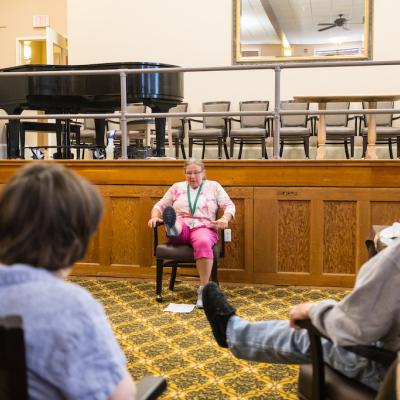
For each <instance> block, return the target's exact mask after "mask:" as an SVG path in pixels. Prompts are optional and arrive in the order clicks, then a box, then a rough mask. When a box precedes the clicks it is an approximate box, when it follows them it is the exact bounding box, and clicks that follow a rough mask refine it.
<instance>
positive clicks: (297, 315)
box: [289, 303, 313, 329]
mask: <svg viewBox="0 0 400 400" xmlns="http://www.w3.org/2000/svg"><path fill="white" fill-rule="evenodd" d="M312 304H313V303H302V304H297V305H296V306H294V307H292V309H291V310H290V311H289V323H290V326H291V327H292V328H294V329H300V327H299V326H298V325H297V324H296V320H298V319H302V320H303V319H308V318H310V308H311V305H312Z"/></svg>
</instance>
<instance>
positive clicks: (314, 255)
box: [309, 197, 324, 276]
mask: <svg viewBox="0 0 400 400" xmlns="http://www.w3.org/2000/svg"><path fill="white" fill-rule="evenodd" d="M323 262H324V203H323V201H322V199H320V198H319V197H317V198H313V199H311V215H310V270H309V271H310V274H311V275H314V276H321V275H322V274H323Z"/></svg>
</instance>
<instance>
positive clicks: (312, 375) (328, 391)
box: [297, 320, 398, 400]
mask: <svg viewBox="0 0 400 400" xmlns="http://www.w3.org/2000/svg"><path fill="white" fill-rule="evenodd" d="M297 324H298V325H299V326H300V327H301V328H303V329H307V331H308V334H309V337H310V346H311V364H303V365H301V366H300V375H299V384H298V395H299V398H300V399H301V400H323V399H329V400H372V399H375V398H376V397H377V395H378V393H377V392H375V391H374V390H372V389H371V388H369V387H367V386H365V385H363V384H362V383H360V382H358V381H356V380H354V379H350V378H348V377H346V376H345V375H343V374H342V373H340V372H339V371H337V370H335V369H333V368H332V367H330V366H329V365H327V364H325V363H324V361H323V349H322V345H321V337H323V338H325V339H328V340H329V338H328V337H326V336H325V335H323V334H322V333H321V332H319V331H318V329H317V328H316V327H315V326H314V325H313V324H312V323H311V321H310V320H304V321H297ZM346 349H347V350H348V351H351V352H353V353H355V354H358V355H361V356H363V357H366V358H368V359H370V360H373V361H376V362H378V363H380V364H382V365H384V366H386V367H388V368H389V367H390V371H391V373H393V368H394V366H393V363H395V365H396V366H397V363H398V360H397V353H396V352H393V351H388V350H385V349H380V348H377V347H374V346H361V345H360V346H348V347H346ZM389 378H390V376H388V377H387V379H385V382H384V383H383V384H382V385H381V388H380V389H379V394H380V393H381V391H385V392H386V391H387V386H386V385H388V384H390V382H392V379H389ZM380 398H381V399H383V397H380ZM385 399H386V400H387V398H385Z"/></svg>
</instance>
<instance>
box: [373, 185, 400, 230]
mask: <svg viewBox="0 0 400 400" xmlns="http://www.w3.org/2000/svg"><path fill="white" fill-rule="evenodd" d="M390 197H391V198H390ZM390 197H389V196H387V197H386V199H385V201H376V200H375V199H374V200H371V225H392V224H393V222H395V221H400V191H397V193H396V194H395V195H394V196H390Z"/></svg>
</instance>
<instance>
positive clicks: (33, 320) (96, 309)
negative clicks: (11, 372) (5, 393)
mask: <svg viewBox="0 0 400 400" xmlns="http://www.w3.org/2000/svg"><path fill="white" fill-rule="evenodd" d="M12 314H16V315H20V316H21V317H22V319H23V324H24V335H25V347H26V363H27V370H28V371H27V372H28V391H29V398H30V399H34V400H49V399H65V398H67V399H80V400H85V399H88V400H89V399H90V400H91V399H93V400H100V399H107V398H108V397H109V396H110V395H111V394H112V392H113V391H114V389H115V387H116V386H117V384H118V383H119V382H120V381H121V380H122V378H123V375H124V371H125V364H126V360H125V356H124V354H123V352H122V351H121V349H120V347H119V345H118V343H117V340H116V339H115V337H114V334H113V332H112V330H111V327H110V324H109V322H108V320H107V317H106V315H105V312H104V310H103V307H102V306H101V304H100V303H99V302H97V301H96V300H95V299H94V298H93V297H92V296H91V295H90V294H89V292H87V291H86V290H85V289H83V288H82V287H80V286H78V285H75V284H73V283H69V282H65V281H64V280H63V279H61V278H59V277H57V276H55V275H54V274H52V273H51V272H49V271H47V270H44V269H39V268H33V267H30V266H28V265H13V266H9V267H5V266H4V267H0V316H5V315H12Z"/></svg>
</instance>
